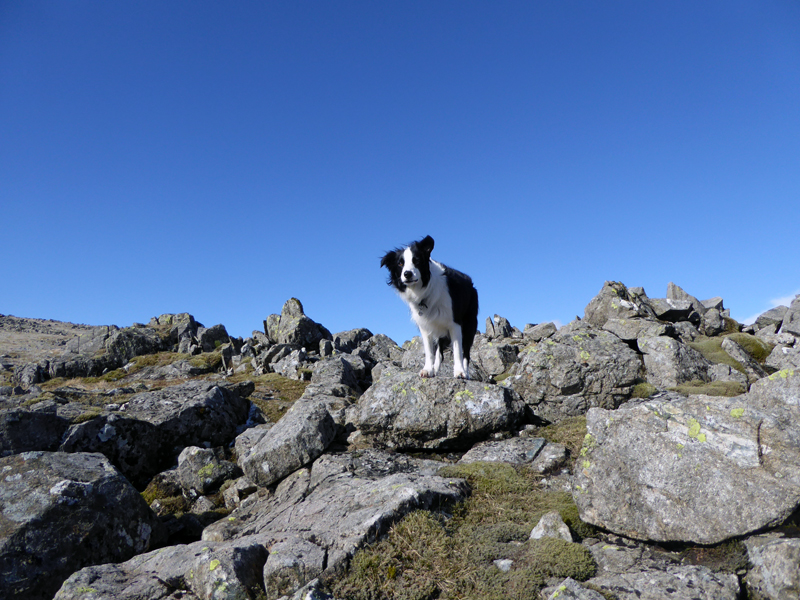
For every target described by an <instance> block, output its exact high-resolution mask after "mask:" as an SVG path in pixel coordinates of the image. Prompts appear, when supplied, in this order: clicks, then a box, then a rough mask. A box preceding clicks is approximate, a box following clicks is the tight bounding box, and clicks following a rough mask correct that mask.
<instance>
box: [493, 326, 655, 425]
mask: <svg viewBox="0 0 800 600" xmlns="http://www.w3.org/2000/svg"><path fill="white" fill-rule="evenodd" d="M641 369H642V362H641V359H640V358H639V355H638V354H637V353H636V352H634V351H633V350H632V349H631V348H630V347H629V346H628V345H627V344H626V343H625V342H623V341H622V340H620V339H619V338H618V337H616V336H615V335H613V334H611V333H609V332H607V331H603V330H602V329H596V328H594V327H591V326H588V325H586V324H585V323H583V322H577V323H576V325H575V326H574V327H571V326H565V327H562V328H561V329H560V330H559V331H558V332H557V333H555V334H554V335H553V336H551V337H549V338H547V339H545V340H542V341H541V342H539V343H538V344H531V345H529V346H527V347H526V348H524V349H523V350H522V351H521V352H520V360H519V365H518V366H517V367H516V368H515V370H513V371H512V373H513V374H512V375H511V376H510V377H507V378H506V379H504V380H503V381H502V382H501V385H502V386H503V387H505V388H508V389H512V390H514V391H516V392H518V393H519V394H520V395H521V396H522V397H523V399H524V400H525V402H526V403H527V404H528V405H529V406H530V407H531V408H532V409H533V412H534V413H535V414H536V416H538V417H540V418H542V419H546V420H548V421H559V420H561V419H563V418H564V417H567V416H575V415H581V414H584V413H585V412H586V411H587V410H588V409H589V408H590V407H592V406H601V407H606V408H615V407H617V406H619V405H620V404H622V403H623V402H625V401H626V400H627V399H628V398H630V396H631V393H632V391H633V386H634V385H635V384H636V382H637V380H638V379H639V377H640V375H641Z"/></svg>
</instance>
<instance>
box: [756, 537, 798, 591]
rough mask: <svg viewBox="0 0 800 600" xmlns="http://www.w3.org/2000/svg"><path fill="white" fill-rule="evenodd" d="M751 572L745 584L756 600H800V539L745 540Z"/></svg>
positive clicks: (767, 538) (758, 538)
mask: <svg viewBox="0 0 800 600" xmlns="http://www.w3.org/2000/svg"><path fill="white" fill-rule="evenodd" d="M744 543H745V546H747V558H748V559H749V561H750V565H751V568H750V570H749V571H748V572H747V578H746V579H745V584H746V586H747V591H748V593H749V594H750V595H749V598H752V600H784V599H789V598H798V597H800V539H798V538H786V537H781V536H779V535H774V534H773V535H757V536H754V537H751V538H748V539H746V540H745V542H744Z"/></svg>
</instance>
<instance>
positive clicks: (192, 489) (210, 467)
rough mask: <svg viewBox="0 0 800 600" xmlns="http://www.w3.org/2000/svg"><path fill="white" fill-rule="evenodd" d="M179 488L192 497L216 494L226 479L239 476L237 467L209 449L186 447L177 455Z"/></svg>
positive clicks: (239, 472)
mask: <svg viewBox="0 0 800 600" xmlns="http://www.w3.org/2000/svg"><path fill="white" fill-rule="evenodd" d="M178 474H179V475H180V482H181V487H182V488H183V489H184V490H185V491H186V492H188V493H189V495H190V496H192V495H195V496H196V495H197V494H201V495H206V494H211V493H213V492H216V491H217V490H218V489H219V488H220V486H221V485H222V484H223V483H224V482H225V481H227V480H228V479H234V478H235V477H238V476H239V475H241V471H239V467H237V466H236V465H235V464H233V463H231V462H229V461H227V460H224V459H221V458H219V457H218V456H217V453H216V452H215V451H214V450H212V449H211V448H198V447H197V446H188V447H186V448H184V449H183V451H182V452H181V453H180V455H178Z"/></svg>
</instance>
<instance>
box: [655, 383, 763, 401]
mask: <svg viewBox="0 0 800 600" xmlns="http://www.w3.org/2000/svg"><path fill="white" fill-rule="evenodd" d="M670 389H671V390H672V391H674V392H678V393H680V394H685V395H687V396H690V395H692V394H703V395H706V396H725V397H728V398H732V397H734V396H739V395H741V394H744V393H745V392H746V391H747V389H746V388H745V386H744V384H742V383H739V382H737V381H712V382H711V383H707V382H705V381H690V382H687V383H682V384H681V385H679V386H677V387H674V388H670Z"/></svg>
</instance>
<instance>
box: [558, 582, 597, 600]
mask: <svg viewBox="0 0 800 600" xmlns="http://www.w3.org/2000/svg"><path fill="white" fill-rule="evenodd" d="M547 600H604V598H603V596H602V595H601V594H600V592H595V591H594V590H589V589H586V588H585V587H583V586H582V585H581V584H579V583H578V582H577V581H575V580H574V579H572V578H570V577H567V578H566V579H565V580H564V581H562V582H561V584H560V585H558V586H556V588H555V589H554V590H553V591H552V592H551V593H550V594H549V595H548V596H547Z"/></svg>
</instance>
